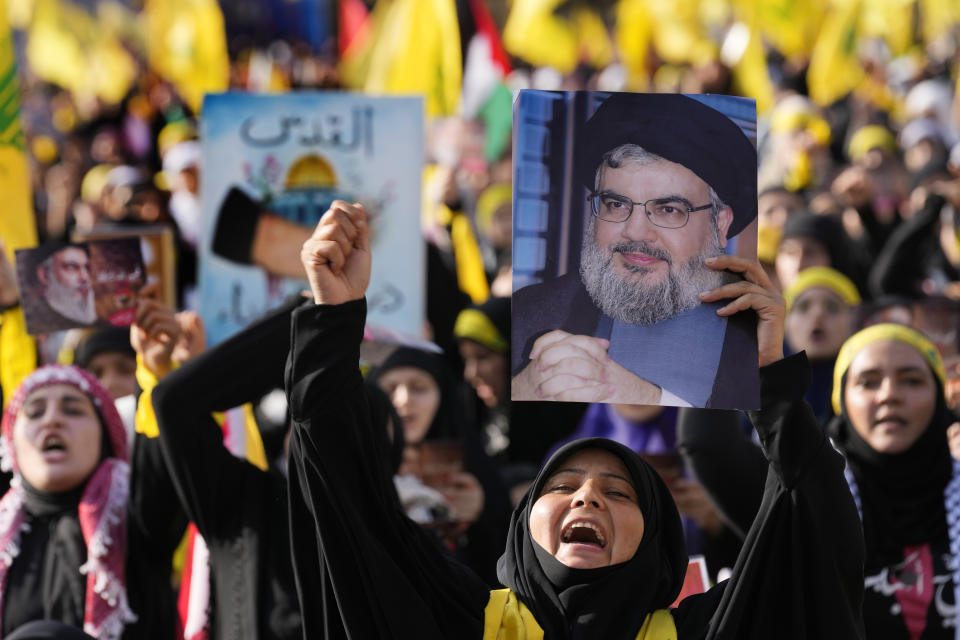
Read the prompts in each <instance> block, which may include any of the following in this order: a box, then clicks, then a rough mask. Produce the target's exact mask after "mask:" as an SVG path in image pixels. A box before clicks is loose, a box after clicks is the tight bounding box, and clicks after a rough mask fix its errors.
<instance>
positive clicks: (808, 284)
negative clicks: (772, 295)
mask: <svg viewBox="0 0 960 640" xmlns="http://www.w3.org/2000/svg"><path fill="white" fill-rule="evenodd" d="M813 287H824V288H826V289H830V290H831V291H833V292H834V293H836V294H837V295H838V296H840V298H841V299H842V300H843V301H844V302H846V303H847V304H848V305H850V306H856V305H858V304H860V302H861V300H860V292H859V291H857V285H855V284H853V281H852V280H850V278H848V277H847V276H845V275H843V274H842V273H840V272H839V271H837V270H836V269H831V268H830V267H808V268H806V269H804V270H803V271H801V272H800V273H799V275H797V277H796V278H795V279H794V281H793V282H791V283H790V286H789V287H787V290H786V291H784V292H783V299H784V300H786V301H787V312H788V313H789V312H790V307H792V306H793V303H794V302H795V301H796V299H797V298H799V297H800V294H801V293H803V292H805V291H806V290H807V289H811V288H813Z"/></svg>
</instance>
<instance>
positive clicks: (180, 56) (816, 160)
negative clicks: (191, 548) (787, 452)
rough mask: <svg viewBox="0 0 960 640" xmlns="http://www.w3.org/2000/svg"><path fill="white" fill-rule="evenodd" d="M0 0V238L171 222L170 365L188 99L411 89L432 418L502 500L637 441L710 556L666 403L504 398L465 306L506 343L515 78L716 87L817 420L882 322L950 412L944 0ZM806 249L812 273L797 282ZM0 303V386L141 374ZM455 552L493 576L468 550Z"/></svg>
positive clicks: (955, 383)
mask: <svg viewBox="0 0 960 640" xmlns="http://www.w3.org/2000/svg"><path fill="white" fill-rule="evenodd" d="M0 8H2V9H3V10H2V12H0V27H2V26H3V25H4V23H6V24H7V25H9V29H0V45H2V46H0V74H2V75H0V150H2V151H0V152H2V153H8V152H9V153H12V154H14V155H17V154H19V155H17V157H22V158H23V159H24V162H25V164H24V165H23V169H22V170H17V171H13V172H12V173H11V172H10V171H8V172H7V174H6V175H0V184H2V185H3V186H2V190H3V191H2V192H0V193H2V201H3V209H2V214H0V218H2V222H0V231H2V234H0V235H2V240H3V243H4V247H3V249H4V251H5V253H6V257H7V258H8V259H9V260H12V258H13V250H14V249H16V248H21V247H27V246H32V245H33V244H43V243H46V242H51V241H65V240H70V239H71V238H75V237H76V235H77V234H81V235H82V234H84V233H88V232H90V231H92V230H95V229H97V228H99V227H102V226H104V225H123V226H125V227H132V228H135V227H136V226H137V225H149V226H156V225H165V226H168V227H169V228H171V229H172V230H174V232H175V245H176V255H177V265H176V270H175V272H176V285H175V291H174V295H173V298H172V301H175V302H173V304H170V302H171V301H170V300H168V301H167V302H168V304H167V306H168V307H169V310H170V312H171V313H177V314H178V317H179V318H180V323H181V330H182V334H181V337H182V338H183V340H184V341H185V344H184V345H183V346H184V347H185V349H184V351H183V354H182V357H183V358H184V359H186V358H189V357H190V355H191V348H194V347H196V350H197V351H199V347H197V345H198V344H200V345H202V337H203V335H202V334H203V332H202V327H198V320H197V317H196V315H195V314H191V313H190V311H191V309H194V308H195V307H196V295H197V294H196V252H197V247H198V246H200V245H201V244H202V243H204V242H209V239H207V238H204V237H202V235H201V234H200V232H199V230H200V229H201V225H200V221H201V220H202V219H203V216H204V215H208V213H209V212H205V211H203V210H202V207H201V206H200V197H199V190H200V187H201V185H202V173H203V166H202V155H201V146H200V145H201V141H200V140H199V133H198V132H199V131H200V124H201V122H202V118H203V111H202V106H203V96H204V94H206V93H213V92H223V91H247V92H255V93H265V92H280V93H282V92H290V91H301V90H320V91H335V90H336V91H363V92H367V93H370V94H377V95H381V94H403V95H406V94H421V95H423V96H424V101H425V110H426V118H427V126H426V131H427V132H428V133H427V140H426V141H425V149H426V150H427V157H426V158H425V159H424V162H425V170H424V185H423V200H422V212H421V218H420V219H421V230H422V235H423V239H424V244H423V247H422V250H423V251H426V252H427V254H428V260H427V264H428V273H427V283H428V284H427V319H428V322H429V327H427V328H425V330H424V335H423V337H425V338H429V339H431V340H433V341H434V342H436V343H437V344H438V345H440V346H441V347H443V348H444V350H445V354H444V358H443V361H444V366H446V367H448V368H449V372H450V373H449V379H448V378H447V377H444V376H447V373H443V375H442V376H441V374H440V373H437V374H436V375H435V376H434V386H437V387H438V388H440V389H446V388H447V386H448V385H449V386H450V388H451V389H453V390H452V391H449V393H451V394H453V395H455V396H456V397H457V398H458V400H457V402H458V403H459V404H460V406H462V407H463V416H464V418H463V420H464V422H461V424H460V426H459V428H458V429H455V430H453V432H459V433H461V434H462V433H464V432H466V431H470V432H471V433H473V434H475V435H476V436H478V437H479V440H480V442H481V445H482V447H483V449H484V451H485V454H486V455H487V456H489V457H490V459H491V460H492V461H493V463H494V466H495V469H496V470H497V472H498V474H497V479H496V480H495V483H496V484H498V485H499V486H502V488H505V489H507V490H513V492H514V495H517V493H516V491H517V490H518V489H522V488H524V487H525V485H524V482H528V481H529V480H530V479H531V478H532V477H533V474H534V472H535V470H536V468H537V466H538V465H539V463H540V462H541V461H542V460H543V457H544V455H545V454H546V453H547V452H548V451H549V450H551V448H553V447H555V446H556V444H555V443H556V442H558V441H560V440H562V439H564V438H567V437H570V436H571V434H573V433H574V432H576V433H580V434H598V435H599V434H605V435H612V436H616V437H619V438H620V439H622V440H624V441H625V442H627V443H628V444H632V445H633V446H635V447H636V448H638V449H640V450H642V451H644V452H646V453H649V454H650V455H651V456H661V457H660V458H652V459H656V460H657V461H658V462H659V463H660V464H661V466H662V468H663V469H664V470H665V473H667V474H668V475H670V477H673V478H674V481H673V483H672V485H671V486H672V488H673V489H674V491H675V498H676V499H677V501H678V504H679V505H680V508H681V512H682V513H683V514H684V516H685V517H686V521H687V524H688V526H689V528H690V530H689V531H688V538H689V541H690V543H691V547H692V549H693V550H694V551H697V550H699V551H701V552H707V553H708V554H709V553H715V554H716V555H714V556H712V557H708V564H710V565H711V566H710V568H711V572H712V573H713V574H714V575H716V572H717V570H719V569H720V568H722V567H727V566H730V563H731V562H732V558H734V557H735V556H734V555H733V554H734V553H735V551H736V548H737V546H738V545H739V540H738V539H737V537H736V536H735V535H733V534H732V533H731V532H730V531H728V530H727V529H725V525H724V522H723V519H722V518H721V517H720V516H719V514H718V513H717V511H716V510H715V509H714V508H713V506H712V504H711V503H710V501H709V499H708V498H707V496H706V494H705V493H704V491H703V490H702V488H700V487H699V485H698V484H697V483H696V482H695V481H694V480H692V479H691V478H690V477H689V474H688V473H686V472H684V471H683V469H682V468H681V467H682V464H681V463H680V459H679V457H670V456H675V455H676V449H675V447H676V433H675V426H676V422H677V419H678V417H677V416H678V414H677V411H676V410H675V409H672V408H666V409H665V408H663V407H630V406H623V407H620V406H616V407H609V406H606V405H598V406H594V407H586V406H583V405H567V404H563V405H548V404H546V403H543V404H540V403H516V404H514V405H513V406H512V407H511V405H510V401H509V371H508V366H507V364H506V363H507V362H508V360H507V359H506V355H505V347H504V346H503V345H502V340H501V342H497V341H496V340H491V339H489V335H479V334H475V333H472V331H473V329H471V327H470V326H467V325H466V324H461V323H458V318H460V317H462V312H463V311H464V310H468V309H469V310H479V311H480V312H481V313H482V314H484V315H485V317H487V319H488V320H489V321H490V322H492V324H493V326H494V327H495V328H496V329H497V330H498V331H499V333H500V337H501V338H506V339H509V335H510V333H509V304H508V301H506V303H505V302H504V299H506V298H509V296H510V294H511V292H512V290H513V287H512V284H511V274H510V266H511V243H512V233H511V208H510V207H511V187H510V184H511V178H512V169H511V122H512V121H511V117H512V103H513V97H514V95H515V92H516V91H518V90H520V89H525V88H536V89H545V90H577V89H593V90H599V91H638V92H682V93H718V94H731V95H740V96H747V97H752V98H754V99H755V100H756V104H757V111H758V151H759V166H758V194H759V218H758V224H757V252H758V258H759V260H760V261H761V262H762V263H763V264H764V265H765V266H766V267H768V271H769V273H770V274H771V276H772V277H773V279H774V280H775V282H776V283H777V284H778V286H780V287H781V289H782V290H783V291H784V292H785V293H786V297H787V299H788V305H789V310H788V315H787V341H788V345H787V347H788V351H799V350H802V349H803V350H806V351H807V354H808V356H809V357H810V359H811V361H813V364H814V381H815V382H814V386H813V387H812V388H811V392H810V394H809V395H808V398H809V399H810V401H811V403H812V404H813V406H814V408H815V409H816V410H817V412H818V414H819V417H820V418H821V419H823V420H826V419H828V418H829V417H830V415H831V413H832V409H831V408H830V403H829V397H830V389H831V386H832V384H833V375H832V374H833V362H834V359H835V358H836V355H837V352H838V351H839V349H840V345H841V344H842V343H843V342H844V340H845V339H846V338H847V337H848V336H849V335H851V334H852V333H853V332H854V331H855V330H857V329H858V328H860V327H862V326H865V325H867V324H870V323H873V322H876V321H879V320H890V319H893V320H896V321H900V322H903V323H906V324H911V325H913V326H915V327H916V328H918V329H920V330H922V331H923V332H924V333H926V334H927V335H928V336H929V337H930V338H931V340H932V341H933V342H934V343H935V344H936V345H937V347H938V348H940V350H941V353H942V356H943V358H944V361H945V363H946V367H947V384H946V392H947V400H948V404H949V405H950V407H952V408H953V409H955V410H956V409H958V408H960V357H958V348H957V347H958V338H960V335H958V329H960V306H958V303H960V99H958V97H957V94H958V91H960V3H958V2H956V0H808V1H804V2H794V1H792V0H604V1H600V2H580V1H577V0H572V1H560V0H512V1H508V0H497V1H493V2H482V1H480V0H375V1H374V0H220V2H219V3H218V2H217V1H216V0H126V1H119V0H72V1H71V0H6V6H4V4H3V2H0ZM8 48H9V54H8V53H7V51H8ZM5 166H18V165H16V164H15V163H14V164H10V162H6V164H5ZM810 267H821V268H829V269H825V270H820V271H814V272H807V273H806V276H805V275H804V272H805V270H807V269H808V268H810ZM811 290H816V291H815V292H816V296H812V295H808V293H809V292H810V291H811ZM16 299H17V298H16V291H15V290H12V291H11V283H10V279H9V276H7V277H6V279H5V280H0V304H2V305H3V306H5V307H7V308H8V309H9V308H13V307H15V304H16ZM6 318H7V316H5V320H4V325H3V327H4V329H5V330H6V331H7V333H6V334H3V335H0V382H2V383H3V393H4V397H5V398H7V397H9V395H10V394H11V393H12V389H14V388H15V387H16V384H17V383H18V381H19V379H21V378H22V377H23V376H24V375H25V374H26V373H29V371H31V370H32V369H33V368H34V367H36V366H37V365H39V364H43V363H46V362H53V361H60V362H71V361H73V362H77V363H79V364H84V365H89V363H90V362H92V360H93V358H94V356H96V355H97V353H100V352H108V351H110V352H117V353H124V354H126V357H127V360H126V363H127V364H126V365H117V366H118V367H119V368H120V373H124V374H125V375H126V380H127V384H128V386H126V387H123V388H121V389H120V390H118V391H117V392H116V393H115V395H116V396H117V397H120V396H126V395H130V394H133V393H135V392H136V390H137V389H138V388H139V387H138V386H137V384H138V382H137V381H136V380H134V377H133V376H134V369H135V368H136V362H135V360H134V357H133V355H134V354H133V349H132V348H131V346H130V345H129V344H126V343H124V340H125V339H124V338H121V340H120V342H121V343H124V344H119V345H118V344H117V343H116V342H110V341H108V340H103V341H101V342H97V343H95V344H97V345H100V346H98V347H97V348H98V349H100V350H101V351H97V350H96V349H94V348H93V347H92V346H90V344H94V343H91V342H90V341H89V340H90V336H89V335H86V334H83V333H77V332H73V333H71V334H69V335H58V336H52V337H51V336H26V335H21V336H20V337H19V338H16V337H11V332H12V331H13V329H12V327H13V325H14V321H13V320H7V319H6ZM21 333H22V332H21ZM191 340H192V341H193V342H191ZM85 341H86V342H85ZM84 345H86V347H85V348H86V349H87V350H86V351H83V348H84ZM104 345H106V346H104ZM478 345H479V347H483V349H479V348H478ZM78 347H79V349H78ZM187 347H189V348H187ZM80 353H82V354H83V357H82V358H79V357H77V355H78V354H80ZM141 355H142V354H141ZM497 358H502V359H503V360H502V361H501V360H497ZM403 365H404V366H411V367H413V368H416V367H418V366H419V367H420V368H421V369H422V370H429V367H427V366H426V365H422V366H421V365H418V364H416V363H413V364H411V362H404V363H403ZM398 366H400V365H398ZM124 367H125V368H124ZM91 370H92V371H93V372H94V373H95V374H96V375H101V376H106V375H108V374H109V375H113V373H116V372H114V371H113V370H110V371H107V370H106V369H104V368H100V369H96V368H92V369H91ZM387 373H389V372H387ZM237 375H242V374H241V373H238V374H237ZM380 380H381V381H382V380H384V377H383V375H382V374H381V376H380ZM391 384H392V386H389V385H387V386H385V387H384V388H385V389H386V390H387V391H388V393H390V394H392V396H393V399H394V404H395V405H396V407H397V410H398V411H399V412H400V414H401V417H403V415H404V412H405V411H406V409H405V406H404V402H406V396H404V397H403V398H400V395H398V393H399V392H397V391H396V389H397V388H398V386H400V385H401V383H400V382H395V383H391ZM424 384H426V385H427V386H429V381H428V382H426V383H424ZM405 389H406V387H405ZM403 393H404V394H405V393H406V391H404V392H403ZM256 405H257V406H256V408H257V417H258V423H259V424H260V425H261V430H262V432H263V440H264V444H265V445H266V446H267V453H268V454H271V452H272V455H273V456H278V455H279V451H280V447H281V443H282V439H283V437H282V436H283V433H284V432H285V426H284V420H285V414H284V407H283V406H282V405H283V398H282V394H281V396H280V397H279V398H278V396H277V395H276V394H268V396H266V397H265V398H264V399H263V400H262V401H260V402H258V403H256ZM434 410H436V408H435V409H434ZM428 422H429V421H428ZM278 434H279V435H278ZM446 435H450V434H449V433H447V434H446ZM420 437H423V434H422V433H421V434H420ZM408 439H409V438H408ZM268 457H269V456H268ZM671 474H672V475H671ZM475 475H476V474H475ZM467 484H469V483H467ZM474 484H475V483H474ZM489 486H492V485H489ZM462 488H463V487H461V489H462ZM470 490H472V485H471V487H468V488H467V489H465V491H467V492H469V491H470ZM467 502H469V501H467ZM495 503H496V501H495V500H492V499H490V498H489V497H488V499H487V505H488V506H489V505H494V504H495ZM455 510H456V508H455ZM467 511H468V512H469V513H470V514H471V516H472V517H473V518H475V519H476V518H477V517H478V516H477V514H478V512H477V511H476V509H473V510H471V509H467ZM505 513H506V512H505ZM501 515H502V514H501ZM498 517H501V516H498ZM497 526H505V521H503V520H502V519H501V520H500V521H498V524H497ZM460 534H462V531H461V532H459V533H458V535H460ZM502 539H503V537H502V536H500V538H499V540H502ZM495 555H496V554H493V556H494V557H495ZM475 559H476V561H477V563H478V564H480V565H481V566H479V569H480V571H481V574H482V575H487V576H489V575H491V574H492V566H490V565H489V561H490V560H489V558H488V557H486V556H479V555H478V556H476V558H475ZM483 563H487V564H483Z"/></svg>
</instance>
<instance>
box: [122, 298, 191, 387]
mask: <svg viewBox="0 0 960 640" xmlns="http://www.w3.org/2000/svg"><path fill="white" fill-rule="evenodd" d="M159 291H160V289H159V286H158V285H157V283H151V284H148V285H146V286H145V287H143V288H142V289H140V293H139V300H138V301H137V314H136V317H135V320H134V323H133V324H132V325H131V326H130V344H131V345H132V346H133V349H134V351H136V352H137V354H138V355H139V356H140V358H141V359H142V360H143V364H144V365H146V367H147V369H149V370H150V371H151V372H152V373H153V374H154V375H155V376H157V377H158V378H162V377H163V376H165V375H167V374H168V373H169V372H170V370H171V368H172V366H173V365H172V362H171V355H172V354H173V348H174V346H176V344H177V340H178V339H179V338H180V325H179V324H178V323H177V318H176V314H174V312H173V309H171V308H170V307H168V306H167V305H165V304H164V303H163V302H161V301H160V299H159Z"/></svg>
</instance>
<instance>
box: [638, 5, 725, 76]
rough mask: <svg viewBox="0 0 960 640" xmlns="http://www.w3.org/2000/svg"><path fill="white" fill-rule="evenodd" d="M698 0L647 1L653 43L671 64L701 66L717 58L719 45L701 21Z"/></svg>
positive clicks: (660, 54)
mask: <svg viewBox="0 0 960 640" xmlns="http://www.w3.org/2000/svg"><path fill="white" fill-rule="evenodd" d="M700 9H701V3H700V2H699V1H698V0H647V10H648V12H649V14H650V17H651V19H652V20H653V25H654V26H653V32H652V33H653V46H654V48H655V49H656V50H657V55H659V56H660V57H661V58H662V59H663V60H664V61H665V62H667V63H668V64H692V65H694V66H696V65H702V64H706V63H708V62H711V61H713V60H716V58H717V45H716V44H715V43H714V42H713V41H712V40H711V39H710V38H709V36H708V34H707V31H706V29H705V27H704V24H703V21H702V20H701V18H702V15H701V11H700Z"/></svg>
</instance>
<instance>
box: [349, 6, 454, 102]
mask: <svg viewBox="0 0 960 640" xmlns="http://www.w3.org/2000/svg"><path fill="white" fill-rule="evenodd" d="M369 20H370V24H371V35H370V37H369V38H368V39H367V40H366V41H365V42H366V45H365V47H366V48H365V49H364V50H361V51H351V50H350V49H348V50H347V51H346V52H345V58H347V60H346V61H345V68H344V71H345V72H344V79H345V81H346V82H347V83H348V85H349V86H351V87H353V88H355V89H364V90H366V91H369V92H371V93H419V94H423V96H424V101H425V103H426V110H427V115H428V116H431V117H432V116H448V115H452V114H454V113H456V111H457V108H458V107H459V104H460V89H461V85H462V83H463V78H462V75H463V71H462V69H463V65H462V63H461V61H460V57H461V56H460V27H459V25H458V23H457V9H456V7H455V6H454V3H453V1H452V0H379V1H378V2H377V5H376V6H375V7H374V9H373V12H372V13H371V15H370V18H369Z"/></svg>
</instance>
